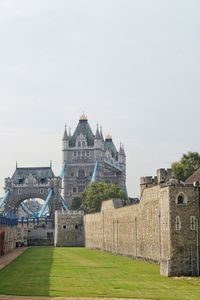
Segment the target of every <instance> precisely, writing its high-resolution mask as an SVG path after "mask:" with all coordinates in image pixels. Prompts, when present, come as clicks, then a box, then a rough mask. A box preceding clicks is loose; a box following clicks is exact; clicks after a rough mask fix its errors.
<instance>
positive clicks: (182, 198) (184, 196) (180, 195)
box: [176, 193, 187, 204]
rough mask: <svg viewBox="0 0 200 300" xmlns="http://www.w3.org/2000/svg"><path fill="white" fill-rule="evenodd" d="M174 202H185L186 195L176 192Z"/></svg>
mask: <svg viewBox="0 0 200 300" xmlns="http://www.w3.org/2000/svg"><path fill="white" fill-rule="evenodd" d="M176 204H187V196H186V195H185V194H183V193H180V194H178V196H177V197H176Z"/></svg>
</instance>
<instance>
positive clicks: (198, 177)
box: [185, 168, 200, 184]
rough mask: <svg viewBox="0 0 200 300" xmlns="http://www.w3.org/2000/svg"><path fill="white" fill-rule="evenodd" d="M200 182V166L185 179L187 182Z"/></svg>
mask: <svg viewBox="0 0 200 300" xmlns="http://www.w3.org/2000/svg"><path fill="white" fill-rule="evenodd" d="M197 181H198V182H199V183H200V168H198V169H197V170H196V171H195V172H194V173H193V174H192V175H191V176H190V177H188V178H187V179H186V181H185V183H187V184H193V183H194V182H197Z"/></svg>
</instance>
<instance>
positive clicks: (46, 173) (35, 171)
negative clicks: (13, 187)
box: [12, 167, 55, 182]
mask: <svg viewBox="0 0 200 300" xmlns="http://www.w3.org/2000/svg"><path fill="white" fill-rule="evenodd" d="M30 174H31V175H32V176H33V177H35V178H36V179H37V180H38V181H40V180H41V179H47V178H51V177H55V175H54V173H53V171H52V169H51V167H35V168H34V167H30V168H29V167H26V168H16V170H15V172H14V174H13V176H12V179H13V180H14V181H16V182H17V181H18V180H19V179H25V178H27V177H28V176H29V175H30Z"/></svg>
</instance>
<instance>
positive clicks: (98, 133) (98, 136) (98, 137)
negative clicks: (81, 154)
mask: <svg viewBox="0 0 200 300" xmlns="http://www.w3.org/2000/svg"><path fill="white" fill-rule="evenodd" d="M95 139H98V140H101V139H102V137H101V134H100V132H99V127H98V126H97V130H96V134H95Z"/></svg>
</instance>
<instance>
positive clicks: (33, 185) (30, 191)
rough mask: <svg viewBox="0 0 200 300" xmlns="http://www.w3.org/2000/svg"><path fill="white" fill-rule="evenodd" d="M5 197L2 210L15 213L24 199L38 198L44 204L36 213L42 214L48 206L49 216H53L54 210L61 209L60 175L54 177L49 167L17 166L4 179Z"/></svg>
mask: <svg viewBox="0 0 200 300" xmlns="http://www.w3.org/2000/svg"><path fill="white" fill-rule="evenodd" d="M5 192H6V193H5V197H4V198H3V199H2V201H1V203H0V204H1V206H3V205H4V212H5V213H7V214H8V213H9V214H10V215H17V211H18V208H19V206H20V205H21V204H22V203H23V201H24V200H26V199H31V198H40V199H42V200H44V204H43V206H42V208H41V210H40V211H39V213H38V215H37V216H38V217H40V216H42V215H43V213H44V211H45V209H46V208H47V206H48V208H49V216H50V217H51V218H54V213H55V211H56V210H59V209H61V207H62V202H61V177H56V176H55V175H54V173H53V171H52V168H51V166H50V167H34V168H33V167H31V168H19V167H17V166H16V170H15V172H14V174H13V176H12V177H11V178H10V177H8V178H6V179H5Z"/></svg>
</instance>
